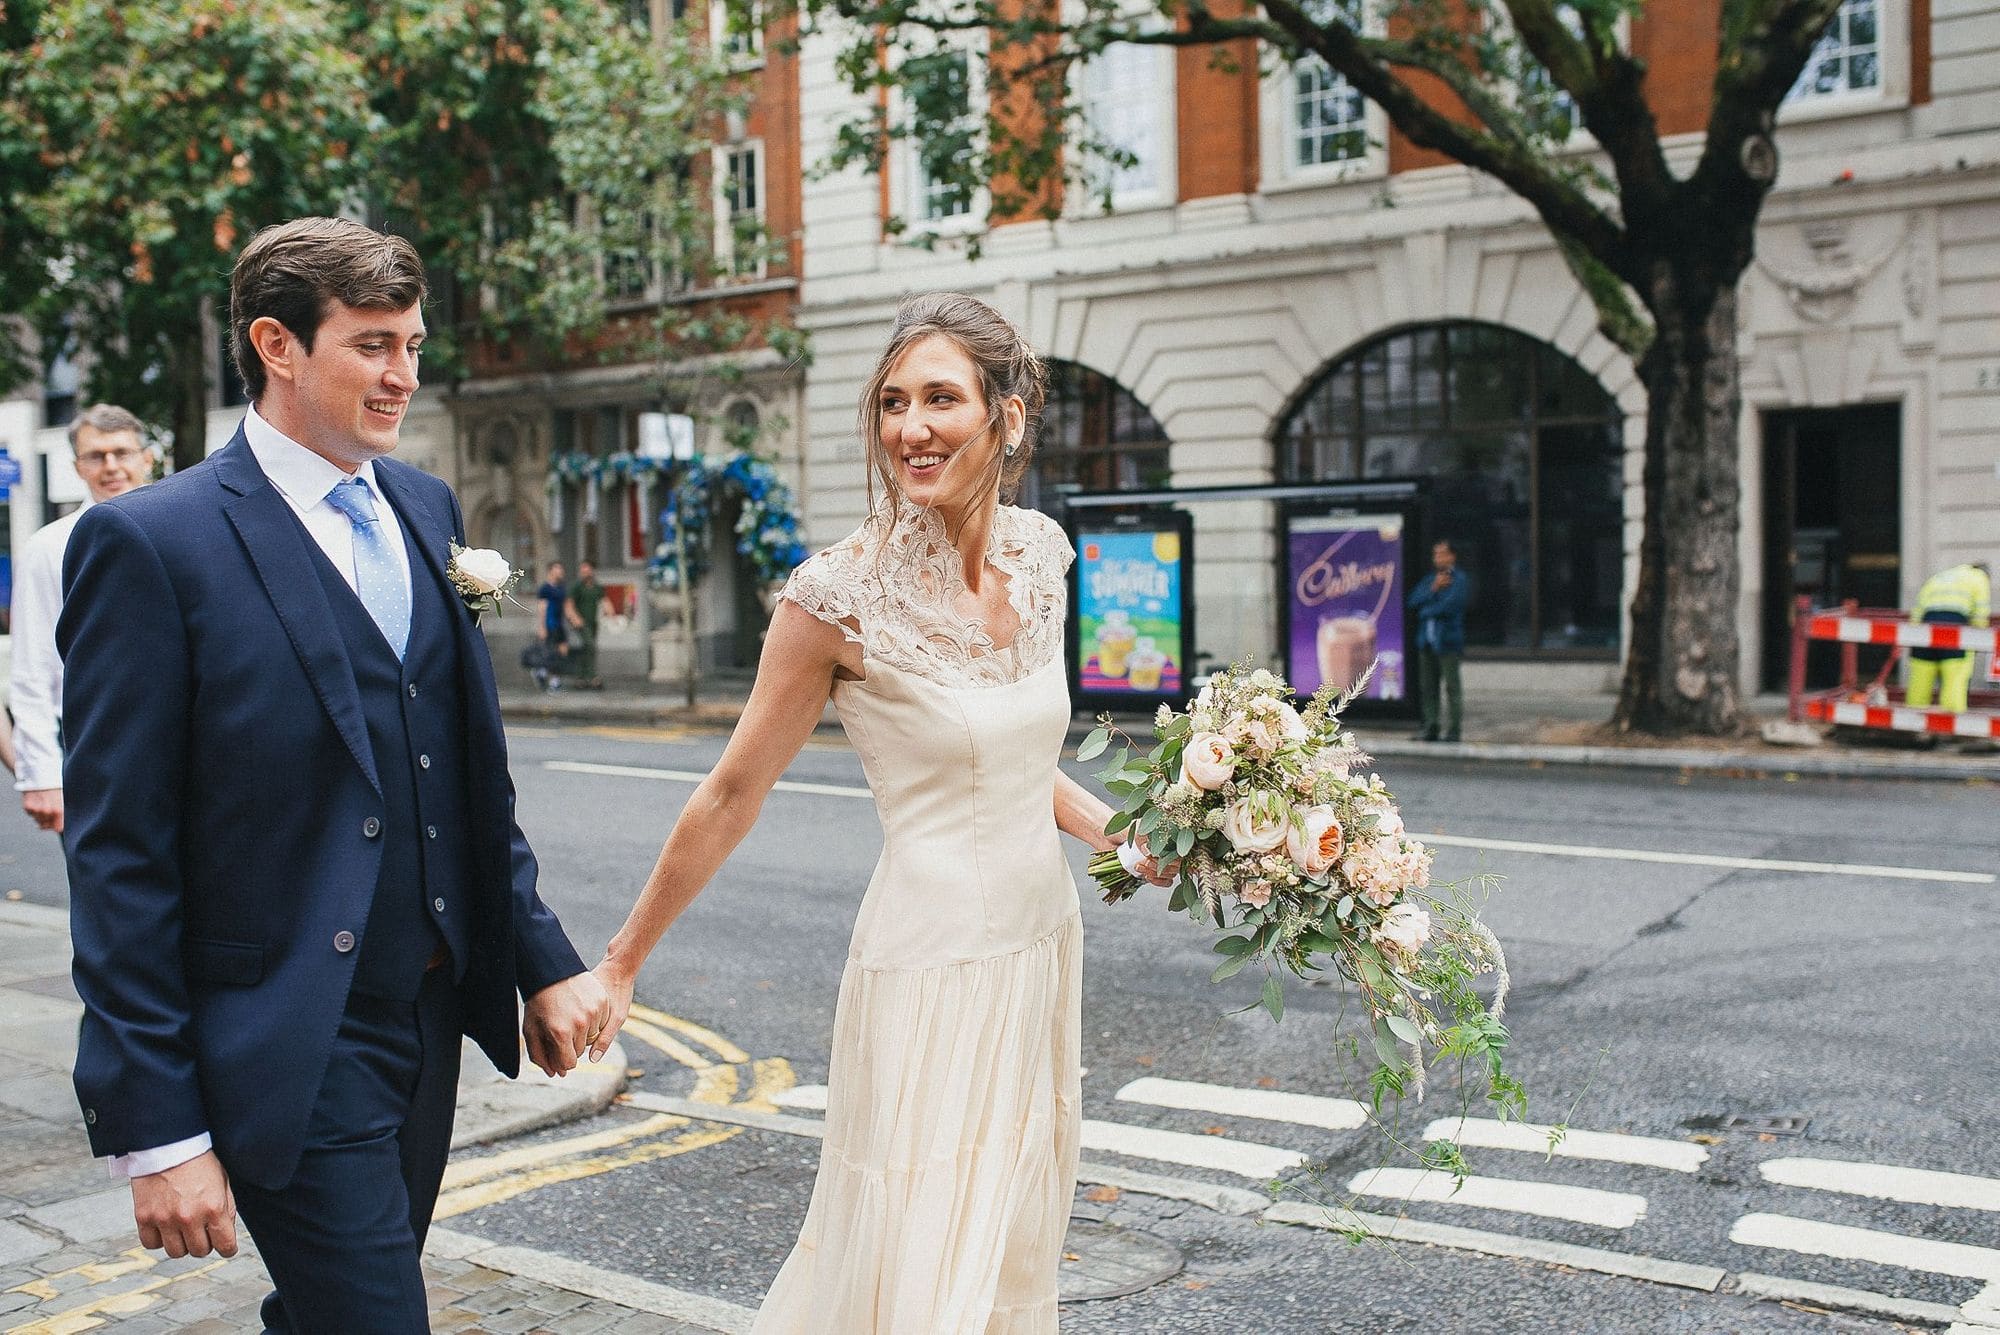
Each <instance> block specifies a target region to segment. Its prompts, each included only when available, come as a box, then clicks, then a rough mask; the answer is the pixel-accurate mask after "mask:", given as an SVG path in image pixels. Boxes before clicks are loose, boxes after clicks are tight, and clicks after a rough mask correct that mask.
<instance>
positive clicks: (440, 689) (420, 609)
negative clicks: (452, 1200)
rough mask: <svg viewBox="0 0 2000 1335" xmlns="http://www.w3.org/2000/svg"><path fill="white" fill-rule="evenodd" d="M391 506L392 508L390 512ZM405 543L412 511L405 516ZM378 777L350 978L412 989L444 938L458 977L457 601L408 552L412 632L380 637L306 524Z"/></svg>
mask: <svg viewBox="0 0 2000 1335" xmlns="http://www.w3.org/2000/svg"><path fill="white" fill-rule="evenodd" d="M399 518H400V515H399ZM402 526H403V531H404V534H405V537H404V543H405V550H406V551H407V548H408V541H409V540H408V534H409V532H410V523H409V520H407V519H402ZM305 542H306V545H307V546H308V547H310V548H311V549H312V555H313V557H314V563H313V564H314V569H315V570H317V571H318V572H319V577H320V580H321V582H322V583H323V584H325V586H326V596H327V601H328V602H329V603H331V604H332V606H333V614H334V618H335V620H336V621H337V622H338V624H339V630H340V638H341V640H342V642H343V643H344V644H345V646H346V648H347V656H348V660H349V661H350V662H351V663H352V664H353V665H354V680H355V684H356V685H357V686H359V687H360V689H361V712H362V715H363V717H364V718H365V719H366V720H367V723H368V742H369V745H370V747H371V748H372V749H373V750H374V753H375V771H376V773H377V775H379V776H380V778H381V781H382V810H383V819H382V831H381V835H380V837H381V839H382V864H381V871H380V873H379V874H378V875H377V877H376V881H375V897H374V900H373V903H372V905H371V907H370V908H369V911H368V922H367V926H366V928H365V929H364V930H363V932H362V935H361V940H360V945H359V948H360V959H359V962H358V963H357V964H356V965H355V971H354V985H353V990H354V991H356V992H362V993H366V994H368V995H371V996H377V997H386V998H389V999H391V1000H396V1001H414V1000H416V996H417V989H418V987H419V986H420V985H421V984H422V982H423V978H424V971H425V969H426V968H427V967H428V965H429V963H430V961H431V959H432V957H433V956H434V954H435V953H436V951H437V950H438V948H439V947H440V946H442V947H443V948H444V949H445V951H446V952H447V954H448V956H449V967H450V968H451V969H452V971H453V974H454V976H455V977H457V976H462V975H463V973H464V971H465V961H466V960H467V959H468V958H470V952H469V942H470V928H469V922H468V919H469V917H470V913H469V910H470V907H471V905H470V898H471V895H470V889H471V870H472V860H471V850H470V848H469V846H468V844H467V842H466V829H467V819H468V816H467V803H466V791H467V785H466V771H465V766H466V759H465V728H464V722H463V720H464V718H465V701H464V699H463V688H462V686H461V682H462V680H463V678H462V675H461V673H460V670H459V666H460V665H459V661H458V651H457V647H456V645H457V641H456V639H455V638H454V636H453V635H452V629H451V622H450V620H449V618H450V617H451V616H452V615H453V614H454V612H455V610H456V609H454V608H453V607H452V606H451V604H450V603H449V602H447V601H446V599H447V598H448V597H451V596H454V595H450V594H448V593H447V592H446V590H445V589H444V588H443V586H442V585H441V584H440V583H439V581H438V579H437V576H436V575H435V574H433V573H432V571H431V569H430V567H429V565H428V564H426V563H425V562H424V560H423V559H422V558H421V556H420V555H419V554H418V553H417V552H414V551H408V552H407V554H408V556H409V561H410V640H409V643H408V644H407V645H406V646H405V647H404V651H403V658H402V661H400V662H398V661H397V659H396V655H395V651H394V650H392V649H390V648H389V642H388V641H387V640H385V639H383V638H382V632H381V630H380V628H378V627H377V626H376V624H375V621H374V618H372V617H370V616H369V615H368V609H367V608H365V607H363V606H362V604H361V599H360V598H359V597H357V596H356V594H355V593H354V590H353V589H351V588H349V587H348V584H347V581H346V580H345V579H343V578H341V576H340V572H339V571H337V570H335V569H334V568H333V563H332V562H331V561H329V560H327V559H326V555H325V553H324V552H323V551H321V550H320V547H319V544H318V543H317V542H315V541H314V540H313V539H312V538H311V537H310V535H306V536H305Z"/></svg>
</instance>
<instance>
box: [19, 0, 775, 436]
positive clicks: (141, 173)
mask: <svg viewBox="0 0 2000 1335" xmlns="http://www.w3.org/2000/svg"><path fill="white" fill-rule="evenodd" d="M625 15H626V7H625V6H623V5H616V4H611V3H607V2H606V0H534V2H532V3H528V2H523V0H377V2H367V0H346V2H338V3H337V2H336V0H139V3H133V4H123V5H104V4H100V3H95V2H94V0H53V2H52V3H47V4H45V5H39V6H28V7H22V6H20V5H18V4H17V3H16V2H15V0H0V127H4V128H0V167H4V168H6V171H7V175H6V180H7V182H8V190H7V191H6V196H7V198H6V202H5V203H0V226H4V227H5V228H6V232H5V234H4V238H0V239H4V246H0V249H4V251H5V252H6V258H5V259H0V282H4V283H5V288H4V290H0V315H12V316H17V317H22V318H23V319H24V320H25V322H26V323H27V324H28V325H29V326H30V327H32V328H35V329H37V330H39V331H41V332H42V334H43V335H44V336H45V338H46V339H53V340H58V341H59V340H62V339H64V338H67V339H69V340H71V341H72V342H73V343H74V344H75V345H77V346H80V347H81V348H83V349H84V350H86V351H87V352H88V354H89V361H90V365H91V368H92V370H91V376H90V380H89V383H88V385H87V386H86V390H87V393H88V394H89V395H91V396H101V397H107V398H112V399H115V400H116V401H119V402H122V403H126V404H128V405H129V406H131V407H133V408H135V409H137V410H139V411H141V412H142V413H144V414H146V415H147V416H149V417H151V418H153V419H155V420H160V421H166V422H171V423H173V425H174V430H175V438H176V445H175V453H176V456H177V458H178V459H179V460H180V461H181V462H183V463H186V462H190V461H192V460H193V459H197V458H199V457H200V454H201V451H202V439H201V437H202V430H203V428H202V405H203V402H204V400H205V382H204V379H203V369H204V366H205V365H207V363H208V360H209V358H210V357H211V356H212V355H213V354H212V352H211V350H210V348H209V346H208V341H207V339H206V337H205V336H204V335H203V333H202V329H203V320H202V316H203V312H204V309H205V308H206V309H207V310H209V311H210V312H212V313H213V314H214V315H220V314H221V307H222V305H223V304H224V301H225V299H226V294H227V282H228V273H229V268H230V266H231V264H232V263H233V262H234V259H235V256H236V255H237V253H239V251H240V250H241V247H242V246H243V245H244V244H245V243H246V242H247V241H248V240H249V238H250V237H251V236H252V235H253V234H254V233H255V231H256V229H257V228H259V227H262V226H265V225H268V224H270V223H274V222H279V221H283V220H285V219H287V218H292V217H297V216H300V215H303V214H312V213H321V214H324V213H335V212H348V213H351V214H360V215H363V216H366V217H368V218H369V219H370V220H371V221H375V222H378V223H380V224H383V225H386V226H388V227H389V228H391V229H392V230H396V231H399V232H402V233H404V234H405V235H408V236H409V237H411V239H412V240H413V241H414V242H415V243H416V244H417V246H418V249H419V251H420V252H421V253H422V254H423V255H424V257H425V260H426V263H427V264H428V265H429V266H430V268H431V273H432V278H433V287H434V289H435V291H436V295H437V300H436V301H435V302H434V304H433V309H432V311H431V312H430V320H431V324H432V328H433V340H432V343H431V345H430V346H431V349H432V351H433V355H431V356H430V357H427V359H426V371H427V374H429V375H430V376H431V377H432V378H433V379H435V378H436V377H437V376H438V375H440V374H449V373H451V372H452V371H453V370H454V369H455V368H456V367H457V366H458V365H459V364H460V359H461V358H462V356H463V352H464V348H465V346H466V344H467V342H468V340H469V339H470V338H471V337H473V336H475V335H479V336H486V337H499V338H512V339H518V340H523V341H526V342H528V343H529V344H531V345H532V346H533V347H535V348H536V349H537V351H538V352H540V353H547V354H555V353H559V352H560V351H561V350H562V349H563V348H564V347H565V346H566V345H568V343H567V341H569V340H572V339H574V338H575V337H576V336H578V335H585V334H589V333H591V332H593V331H594V330H596V329H597V328H599V327H600V326H601V325H602V324H603V322H604V320H605V318H606V308H607V301H608V300H621V299H622V300H635V301H639V302H641V303H644V302H645V301H646V299H648V298H650V297H657V296H659V295H661V294H663V293H671V292H675V291H678V290H680V289H682V288H685V287H686V286H688V285H689V284H690V283H693V282H697V281H703V280H705V279H707V278H708V277H710V276H712V274H713V273H714V271H715V269H716V267H717V264H716V260H715V256H714V253H713V252H714V245H713V235H714V234H713V228H712V223H711V218H712V216H713V214H712V212H711V200H710V196H709V191H708V188H707V184H708V172H707V155H708V151H709V148H710V146H711V145H712V144H713V143H714V142H715V138H714V137H715V136H716V135H717V134H718V133H720V131H721V129H722V127H723V125H724V122H725V119H726V116H727V113H728V112H729V111H730V110H731V109H732V108H735V107H737V106H739V105H740V101H741V89H740V87H739V86H738V85H739V84H740V80H737V79H735V78H733V77H732V74H731V72H730V71H729V70H728V68H727V67H726V66H725V65H724V64H723V63H721V62H719V61H717V60H715V59H713V58H711V56H710V54H709V53H708V51H707V50H706V48H705V44H704V43H703V42H702V40H701V39H700V38H699V36H691V35H689V34H688V33H686V32H684V31H681V30H679V29H676V30H674V31H671V32H667V33H663V34H658V35H654V34H650V33H648V32H646V31H644V30H643V29H637V28H634V27H633V26H632V25H631V24H629V23H628V22H627V20H626V17H625ZM733 240H734V241H735V242H736V244H735V245H734V246H733V248H732V254H731V256H730V260H731V262H732V263H735V264H741V263H743V262H744V260H745V259H746V257H754V255H755V254H756V253H758V248H759V247H761V246H763V245H764V244H765V243H764V240H763V238H762V237H761V236H758V235H744V236H742V237H741V238H733ZM653 309H654V313H653V315H652V317H651V319H650V321H649V322H648V323H647V325H646V332H647V334H648V336H649V337H650V338H651V339H652V340H653V342H654V344H655V345H656V346H657V347H659V348H661V349H671V350H673V351H674V352H676V353H681V352H686V351H690V350H693V351H707V350H710V349H711V348H715V347H718V346H723V344H722V343H721V340H722V339H724V338H729V339H734V340H735V342H734V343H730V344H728V345H727V346H735V345H736V344H737V343H740V342H741V341H742V340H743V338H744V337H746V336H747V335H748V332H749V331H748V330H747V329H746V328H745V327H743V326H741V325H740V323H732V322H729V321H725V320H719V319H717V318H715V317H713V316H712V315H706V314H703V313H701V312H700V310H699V307H698V306H696V305H692V304H671V305H667V306H659V307H655V308H653ZM14 332H15V333H16V334H18V332H19V331H18V329H17V330H15V331H14ZM704 340H707V341H704ZM22 352H23V349H22V346H21V342H20V340H19V339H18V338H16V340H15V341H14V342H13V343H9V342H8V341H7V339H6V336H5V335H0V379H4V380H7V381H8V382H9V383H17V382H18V380H19V379H20V378H21V377H22V375H23V373H24V372H25V371H28V370H30V369H32V368H31V367H29V366H28V365H27V364H26V359H25V358H24V357H23V355H22ZM10 354H11V360H10Z"/></svg>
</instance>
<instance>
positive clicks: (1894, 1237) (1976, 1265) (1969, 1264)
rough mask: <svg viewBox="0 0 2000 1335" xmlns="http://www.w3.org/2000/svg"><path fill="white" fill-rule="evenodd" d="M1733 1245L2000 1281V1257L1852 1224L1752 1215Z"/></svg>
mask: <svg viewBox="0 0 2000 1335" xmlns="http://www.w3.org/2000/svg"><path fill="white" fill-rule="evenodd" d="M1729 1240H1730V1241H1731V1242H1736V1243H1741V1244H1743V1245H1744V1246H1746V1247H1769V1248H1773V1249H1776V1250H1779V1251H1788V1252H1801V1253H1804V1254H1805V1255H1808V1256H1831V1257H1835V1258H1836V1259H1839V1260H1843V1261H1869V1262H1872V1263H1874V1264H1876V1265H1893V1266H1898V1267H1900V1268H1902V1269H1904V1270H1928V1271H1930V1272H1931V1273H1932V1274H1934V1275H1956V1276H1958V1277H1959V1278H1961V1279H1983V1280H1985V1281H1987V1282H1988V1283H1991V1282H1993V1281H1995V1280H2000V1251H1995V1250H1994V1249H1993V1248H1991V1247H1974V1246H1971V1245H1969V1244H1967V1243H1963V1242H1933V1241H1931V1240H1930V1239H1929V1238H1909V1237H1904V1236H1903V1235H1902V1234H1900V1233H1884V1232H1882V1231H1880V1230H1878V1229H1872V1228H1854V1227H1852V1226H1851V1225H1847V1224H1826V1223H1821V1222H1820V1221H1819V1220H1816V1219H1797V1218H1794V1217H1792V1216H1791V1215H1782V1214H1747V1215H1744V1216H1743V1217H1742V1218H1741V1219H1739V1220H1737V1221H1736V1223H1735V1225H1734V1226H1732V1227H1731V1228H1730V1230H1729Z"/></svg>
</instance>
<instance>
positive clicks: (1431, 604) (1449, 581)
mask: <svg viewBox="0 0 2000 1335" xmlns="http://www.w3.org/2000/svg"><path fill="white" fill-rule="evenodd" d="M1470 600H1471V589H1470V587H1469V585H1468V583H1467V581H1466V577H1465V573H1464V572H1463V571H1461V570H1460V569H1459V568H1458V553H1457V552H1456V551H1454V550H1453V549H1452V545H1451V543H1450V542H1449V541H1447V540H1445V539H1442V538H1440V539H1439V540H1438V541H1437V542H1435V543H1433V544H1432V545H1431V576H1430V578H1429V579H1427V580H1424V581H1422V582H1421V583H1419V584H1418V585H1417V587H1416V588H1415V589H1414V590H1412V591H1411V593H1410V598H1409V606H1410V610H1411V611H1412V612H1415V613H1416V614H1417V705H1418V707H1419V708H1420V709H1422V711H1423V719H1424V722H1423V728H1422V729H1421V730H1420V731H1419V732H1418V733H1417V734H1416V740H1418V741H1423V742H1435V741H1437V740H1438V737H1439V734H1438V723H1439V709H1438V703H1439V702H1438V694H1439V687H1440V685H1442V687H1443V694H1444V705H1445V708H1444V711H1443V712H1444V725H1445V726H1444V734H1443V738H1444V740H1445V741H1447V742H1455V741H1457V740H1458V737H1459V729H1460V727H1461V725H1462V724H1463V723H1464V720H1465V691H1464V686H1463V683H1462V682H1461V681H1460V680H1459V671H1458V665H1459V660H1460V659H1462V658H1463V657H1464V656H1465V606H1466V604H1467V603H1468V602H1469V601H1470Z"/></svg>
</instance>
